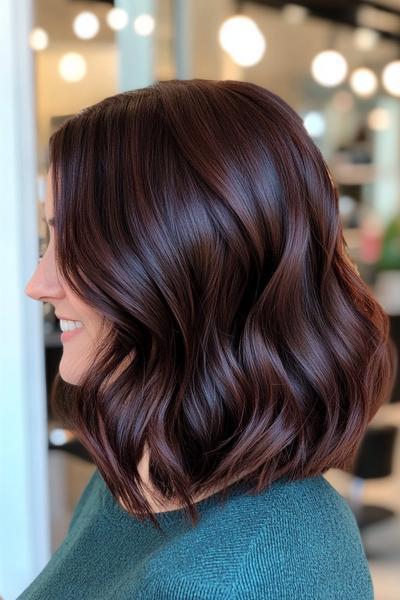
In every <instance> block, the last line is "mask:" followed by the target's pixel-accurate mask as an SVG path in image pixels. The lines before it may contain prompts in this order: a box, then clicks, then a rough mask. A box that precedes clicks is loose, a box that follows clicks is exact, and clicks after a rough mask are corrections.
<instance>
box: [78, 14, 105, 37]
mask: <svg viewBox="0 0 400 600" xmlns="http://www.w3.org/2000/svg"><path fill="white" fill-rule="evenodd" d="M72 29H73V30H74V33H75V35H76V36H77V37H78V38H80V39H81V40H90V39H92V38H94V37H95V36H96V35H97V34H98V32H99V29H100V24H99V19H98V18H97V17H96V15H95V14H94V13H92V12H90V11H88V10H85V11H83V12H81V13H79V15H77V16H76V17H75V19H74V21H73V23H72Z"/></svg>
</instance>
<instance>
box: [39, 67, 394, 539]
mask: <svg viewBox="0 0 400 600" xmlns="http://www.w3.org/2000/svg"><path fill="white" fill-rule="evenodd" d="M49 153H50V155H49V159H50V166H51V167H53V168H52V186H53V197H54V216H55V226H54V233H55V249H56V262H57V265H58V268H59V269H60V273H61V276H62V277H63V278H64V280H65V281H66V282H67V283H68V285H69V286H70V287H71V289H72V290H73V291H74V292H75V293H76V294H78V295H79V297H80V298H81V299H82V300H84V301H85V302H86V303H87V304H88V305H90V306H91V307H92V308H93V309H95V310H96V311H97V312H98V313H99V314H100V315H102V316H103V317H104V323H105V325H107V326H108V327H107V335H104V336H101V337H100V339H99V342H98V348H96V352H94V355H93V361H92V364H91V365H90V368H89V369H88V370H87V372H86V373H85V375H84V377H83V379H82V381H81V382H80V383H79V385H69V384H66V383H65V382H63V381H62V379H61V378H60V375H59V374H58V375H57V377H56V379H55V381H54V384H53V388H52V394H51V403H52V409H53V411H54V412H55V414H57V416H58V417H59V418H60V419H61V420H62V421H63V422H64V423H65V425H66V426H68V427H69V428H70V429H72V430H73V431H74V432H75V433H76V435H77V437H78V439H79V440H80V441H81V443H82V444H83V445H84V446H85V448H86V449H87V450H88V452H89V453H90V455H91V456H92V458H93V461H94V463H95V464H96V465H97V467H98V469H99V471H100V472H101V474H102V476H103V477H104V479H105V481H106V483H107V485H108V487H109V489H110V491H111V492H112V494H113V495H114V496H115V497H117V496H119V497H120V498H121V499H122V500H123V502H124V504H125V506H126V507H127V508H128V509H129V511H131V512H132V513H135V514H136V515H137V516H138V517H139V518H140V519H144V518H146V517H149V518H150V520H151V521H152V522H153V524H154V525H155V526H156V527H158V528H160V526H159V524H158V522H157V519H156V517H155V515H154V513H152V511H151V509H150V506H149V504H148V503H147V501H146V500H145V498H144V496H143V495H142V493H141V486H142V482H141V479H140V476H139V472H138V470H137V465H138V463H139V461H140V458H141V457H142V454H143V451H144V449H145V447H147V448H148V450H149V453H150V465H149V468H150V477H151V481H152V485H153V486H155V488H156V490H157V491H158V492H159V493H160V496H159V497H160V498H164V499H167V501H170V500H174V501H178V502H179V503H181V504H183V505H184V506H185V512H186V513H187V514H188V515H189V516H190V518H191V520H192V523H194V524H196V523H197V520H198V511H197V509H196V505H195V503H193V498H194V497H196V496H197V495H198V494H203V493H204V492H205V491H207V490H209V489H213V488H214V487H218V488H220V487H221V485H222V487H223V488H224V494H225V491H227V489H228V485H229V484H230V482H231V481H232V480H233V479H235V480H238V479H240V480H241V481H247V482H249V484H250V486H251V493H257V492H259V491H261V490H263V489H266V488H267V487H268V486H269V485H270V484H271V483H272V482H273V481H275V480H277V479H278V478H281V477H286V478H288V479H289V480H295V479H301V478H305V477H311V476H316V475H319V474H322V473H324V472H325V471H327V470H328V469H330V468H332V467H335V468H340V469H345V470H348V469H350V468H351V465H352V463H353V460H354V459H355V455H356V451H357V449H358V447H359V445H360V443H361V441H362V438H363V435H364V433H365V430H366V427H367V425H368V423H369V421H370V420H371V419H372V417H373V416H374V414H375V413H376V412H377V410H378V408H379V407H380V406H381V405H382V404H383V403H384V402H385V401H386V400H387V399H388V398H389V394H390V392H391V389H392V385H393V381H394V372H395V369H396V364H397V363H396V355H395V351H394V346H393V344H392V342H391V340H390V336H389V318H388V316H387V314H386V313H385V312H384V311H383V309H382V307H381V306H380V305H379V304H378V302H377V301H376V300H375V299H374V298H373V296H372V294H371V292H370V290H369V288H368V286H367V285H366V283H365V282H364V281H363V280H362V278H361V277H360V275H359V273H358V270H357V268H356V267H355V265H354V263H353V262H352V260H351V259H350V258H349V255H348V252H347V244H346V241H345V240H344V237H343V233H342V228H341V224H340V219H339V211H338V195H337V190H336V187H335V185H334V183H333V180H332V177H331V175H330V173H329V171H328V168H327V165H326V164H325V162H324V159H323V158H322V155H321V153H320V151H319V150H318V148H317V147H316V146H315V144H314V143H313V141H312V140H311V138H310V137H309V135H308V134H307V132H306V130H305V128H304V126H303V122H302V120H301V118H300V117H299V115H298V114H297V113H296V112H295V111H294V110H293V109H292V108H291V107H290V106H288V104H286V103H285V102H284V101H283V100H282V99H281V98H280V97H278V96H277V95H275V94H274V93H272V92H271V91H268V90H267V89H265V88H262V87H260V86H258V85H256V84H253V83H249V82H242V81H233V80H224V81H216V80H206V79H192V80H169V81H158V82H156V83H155V84H153V85H150V86H149V87H146V88H142V89H138V90H133V91H128V92H123V93H119V94H116V95H114V96H111V97H108V98H105V99H103V100H102V101H100V102H98V103H96V104H94V105H93V106H90V107H87V108H85V109H83V110H82V111H81V112H80V113H78V114H77V115H74V116H73V117H71V118H70V119H68V120H67V121H66V122H65V123H63V124H62V125H61V126H60V127H59V128H58V130H57V131H56V132H54V133H53V135H52V136H51V138H50V141H49ZM224 497H225V496H224V495H223V498H224Z"/></svg>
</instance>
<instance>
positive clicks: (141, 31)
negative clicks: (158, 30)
mask: <svg viewBox="0 0 400 600" xmlns="http://www.w3.org/2000/svg"><path fill="white" fill-rule="evenodd" d="M154 25H155V23H154V17H152V16H151V15H147V14H143V15H139V16H138V17H136V19H135V20H134V22H133V29H134V31H136V33H137V34H138V35H143V36H144V35H150V34H151V33H152V32H153V30H154Z"/></svg>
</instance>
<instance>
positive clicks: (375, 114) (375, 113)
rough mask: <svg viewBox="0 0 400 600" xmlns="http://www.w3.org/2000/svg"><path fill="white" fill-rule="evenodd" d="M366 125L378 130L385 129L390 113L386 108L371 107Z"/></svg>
mask: <svg viewBox="0 0 400 600" xmlns="http://www.w3.org/2000/svg"><path fill="white" fill-rule="evenodd" d="M367 123H368V127H369V128H370V129H375V130H376V131H380V130H383V129H387V128H388V127H389V125H390V115H389V112H388V111H387V110H386V108H379V107H377V108H373V109H372V110H370V111H369V113H368V117H367Z"/></svg>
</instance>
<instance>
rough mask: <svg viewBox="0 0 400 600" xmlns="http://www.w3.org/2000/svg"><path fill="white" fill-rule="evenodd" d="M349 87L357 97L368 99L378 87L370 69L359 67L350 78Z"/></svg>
mask: <svg viewBox="0 0 400 600" xmlns="http://www.w3.org/2000/svg"><path fill="white" fill-rule="evenodd" d="M350 87H351V89H352V90H353V91H354V93H355V94H357V95H358V96H362V97H363V98H368V97H369V96H372V95H373V94H374V93H375V92H376V90H377V87H378V79H377V77H376V75H375V73H374V72H373V71H372V70H371V69H367V68H366V67H360V68H359V69H355V70H354V71H353V72H352V74H351V76H350Z"/></svg>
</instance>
